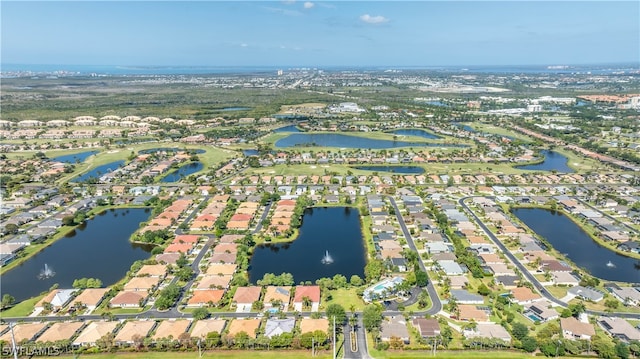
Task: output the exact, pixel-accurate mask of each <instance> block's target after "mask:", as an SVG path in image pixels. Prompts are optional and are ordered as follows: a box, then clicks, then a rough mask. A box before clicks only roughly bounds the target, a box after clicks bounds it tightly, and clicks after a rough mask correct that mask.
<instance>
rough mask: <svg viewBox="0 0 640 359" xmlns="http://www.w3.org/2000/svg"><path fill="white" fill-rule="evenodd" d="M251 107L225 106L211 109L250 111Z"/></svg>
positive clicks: (216, 110) (215, 110)
mask: <svg viewBox="0 0 640 359" xmlns="http://www.w3.org/2000/svg"><path fill="white" fill-rule="evenodd" d="M249 110H251V107H224V108H216V109H213V110H211V111H212V112H222V111H249Z"/></svg>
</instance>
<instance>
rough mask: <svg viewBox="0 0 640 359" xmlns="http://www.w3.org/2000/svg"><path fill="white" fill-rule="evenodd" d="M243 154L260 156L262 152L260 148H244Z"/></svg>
mask: <svg viewBox="0 0 640 359" xmlns="http://www.w3.org/2000/svg"><path fill="white" fill-rule="evenodd" d="M242 154H243V155H245V156H246V157H251V156H258V155H259V154H260V151H258V150H252V149H249V150H242Z"/></svg>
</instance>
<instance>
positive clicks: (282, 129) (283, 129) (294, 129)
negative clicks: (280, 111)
mask: <svg viewBox="0 0 640 359" xmlns="http://www.w3.org/2000/svg"><path fill="white" fill-rule="evenodd" d="M273 132H275V133H278V132H302V131H300V130H299V129H298V126H296V125H289V126H284V127H280V128H276V129H275V130H273Z"/></svg>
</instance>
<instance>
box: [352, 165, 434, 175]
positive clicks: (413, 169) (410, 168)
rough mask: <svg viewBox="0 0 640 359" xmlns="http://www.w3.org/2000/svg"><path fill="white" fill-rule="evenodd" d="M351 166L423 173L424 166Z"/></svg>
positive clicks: (395, 171) (360, 168) (382, 170)
mask: <svg viewBox="0 0 640 359" xmlns="http://www.w3.org/2000/svg"><path fill="white" fill-rule="evenodd" d="M353 168H355V169H358V170H363V171H378V172H392V173H406V174H420V173H424V168H422V167H419V166H354V167H353Z"/></svg>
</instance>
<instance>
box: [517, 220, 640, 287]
mask: <svg viewBox="0 0 640 359" xmlns="http://www.w3.org/2000/svg"><path fill="white" fill-rule="evenodd" d="M513 214H514V215H515V216H516V217H518V218H519V219H520V220H521V221H522V222H523V223H524V224H526V225H527V226H528V227H529V228H531V229H532V230H533V231H534V232H536V233H537V234H539V235H540V236H542V237H543V238H544V239H546V240H547V242H549V243H550V244H551V245H552V246H553V247H554V248H555V249H556V250H557V251H558V252H560V253H563V254H564V255H565V256H566V257H567V258H568V259H570V260H571V261H572V262H574V263H575V264H576V265H578V266H579V267H581V268H584V269H585V270H586V271H587V272H589V273H590V274H591V275H593V276H595V277H598V278H600V279H604V280H612V281H619V282H630V283H640V270H639V269H638V267H637V266H636V265H637V264H638V260H637V259H633V258H630V257H627V256H623V255H621V254H618V253H616V252H613V251H611V250H609V249H607V248H605V247H603V246H601V245H599V244H598V243H597V242H595V241H594V240H593V239H591V237H589V235H588V234H587V233H586V232H585V231H583V230H582V228H580V227H579V226H578V225H576V224H575V223H574V222H573V221H572V220H571V219H570V218H568V217H567V216H565V215H564V214H562V213H561V212H552V211H550V210H546V209H541V208H517V209H514V210H513ZM607 263H611V265H607Z"/></svg>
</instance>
